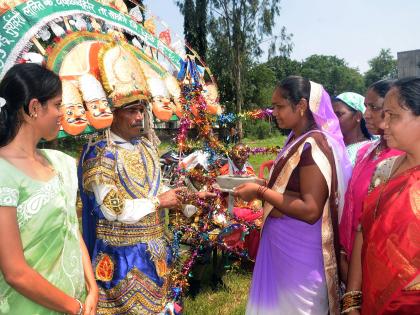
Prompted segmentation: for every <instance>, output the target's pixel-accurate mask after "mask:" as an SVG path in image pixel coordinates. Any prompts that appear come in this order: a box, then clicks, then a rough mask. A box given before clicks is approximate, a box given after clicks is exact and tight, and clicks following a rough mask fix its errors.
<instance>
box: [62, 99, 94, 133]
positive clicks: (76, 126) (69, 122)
mask: <svg viewBox="0 0 420 315" xmlns="http://www.w3.org/2000/svg"><path fill="white" fill-rule="evenodd" d="M61 110H62V112H63V117H62V118H61V125H62V126H63V129H64V131H65V132H67V133H68V134H70V135H73V136H75V135H78V134H80V133H81V132H83V130H85V128H86V127H87V124H88V122H87V118H86V111H85V108H84V107H83V105H82V104H70V105H67V106H63V107H62V108H61Z"/></svg>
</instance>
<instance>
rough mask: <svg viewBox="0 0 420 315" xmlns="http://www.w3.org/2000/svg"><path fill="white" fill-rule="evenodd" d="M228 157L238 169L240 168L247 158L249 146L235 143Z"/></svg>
mask: <svg viewBox="0 0 420 315" xmlns="http://www.w3.org/2000/svg"><path fill="white" fill-rule="evenodd" d="M229 157H230V159H231V160H232V162H233V164H235V166H236V167H237V168H238V169H240V170H242V168H243V167H244V165H245V163H246V161H247V160H248V158H249V148H248V147H246V146H244V145H236V146H234V147H233V148H232V149H231V151H230V153H229Z"/></svg>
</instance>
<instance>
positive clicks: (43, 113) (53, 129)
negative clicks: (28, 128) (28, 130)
mask: <svg viewBox="0 0 420 315" xmlns="http://www.w3.org/2000/svg"><path fill="white" fill-rule="evenodd" d="M61 101H62V100H61V95H58V96H56V97H53V98H51V99H49V100H48V101H47V102H46V105H44V106H41V110H39V111H38V118H37V119H36V123H37V126H36V128H37V129H38V130H40V131H41V136H42V138H43V139H45V140H47V141H49V140H53V139H55V137H57V134H58V132H59V131H60V127H61V120H62V116H63V111H62V109H61V107H62V105H61Z"/></svg>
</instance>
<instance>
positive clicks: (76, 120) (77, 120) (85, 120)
mask: <svg viewBox="0 0 420 315" xmlns="http://www.w3.org/2000/svg"><path fill="white" fill-rule="evenodd" d="M79 121H80V122H87V119H84V118H69V119H67V122H68V123H69V124H73V123H75V122H79Z"/></svg>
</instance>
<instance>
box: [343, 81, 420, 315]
mask: <svg viewBox="0 0 420 315" xmlns="http://www.w3.org/2000/svg"><path fill="white" fill-rule="evenodd" d="M384 113H385V120H384V130H385V135H384V138H385V140H386V141H387V143H388V146H389V147H391V148H396V149H399V150H401V151H403V152H404V154H403V155H401V156H399V157H391V158H389V159H386V160H384V161H382V162H381V163H380V164H378V166H377V168H376V170H375V173H374V175H373V177H372V181H371V185H370V187H369V191H370V193H369V194H368V196H367V197H366V199H365V201H364V208H363V214H362V218H361V231H360V232H358V233H357V235H356V240H355V244H354V248H353V253H352V257H351V264H350V271H349V281H348V286H347V293H346V294H345V295H344V296H343V313H348V314H359V309H360V305H359V304H361V314H362V315H371V314H375V315H391V314H398V315H414V314H420V78H405V79H400V80H398V81H397V82H396V83H395V84H394V86H393V87H392V88H391V90H390V91H389V92H388V93H387V95H386V97H385V105H384ZM362 278H363V280H362ZM360 289H361V291H360ZM362 292H363V293H362ZM362 294H363V297H362ZM360 302H361V303H360Z"/></svg>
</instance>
